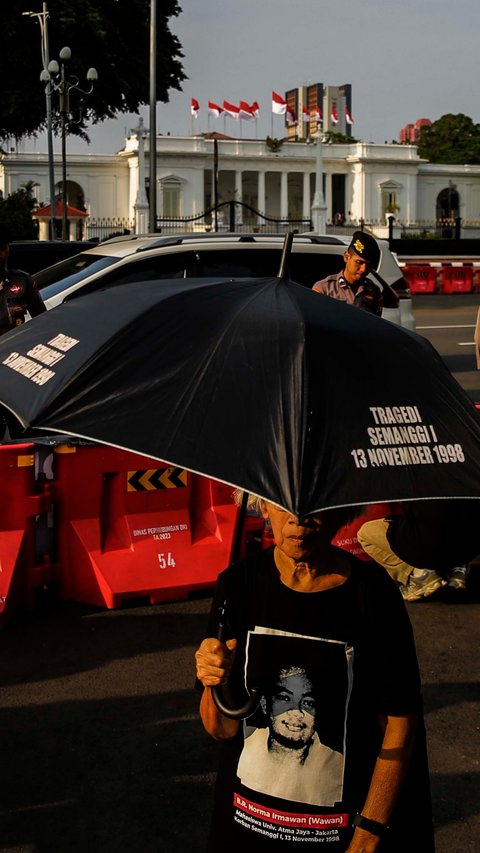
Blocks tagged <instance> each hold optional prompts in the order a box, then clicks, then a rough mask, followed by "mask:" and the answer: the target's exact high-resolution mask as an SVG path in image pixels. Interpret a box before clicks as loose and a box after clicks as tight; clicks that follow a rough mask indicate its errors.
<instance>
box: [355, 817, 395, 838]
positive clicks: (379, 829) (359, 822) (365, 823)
mask: <svg viewBox="0 0 480 853" xmlns="http://www.w3.org/2000/svg"><path fill="white" fill-rule="evenodd" d="M352 826H359V827H360V829H366V831H367V832H371V833H372V835H378V837H379V838H383V836H384V835H386V834H387V832H388V826H387V825H386V824H385V823H379V822H378V820H371V819H370V818H369V817H364V816H363V814H356V815H355V817H354V818H353V820H352Z"/></svg>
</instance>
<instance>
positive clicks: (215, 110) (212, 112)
mask: <svg viewBox="0 0 480 853" xmlns="http://www.w3.org/2000/svg"><path fill="white" fill-rule="evenodd" d="M222 113H223V107H219V106H218V104H214V103H213V101H209V102H208V115H209V116H215V118H218V117H219V116H220V115H221V114H222Z"/></svg>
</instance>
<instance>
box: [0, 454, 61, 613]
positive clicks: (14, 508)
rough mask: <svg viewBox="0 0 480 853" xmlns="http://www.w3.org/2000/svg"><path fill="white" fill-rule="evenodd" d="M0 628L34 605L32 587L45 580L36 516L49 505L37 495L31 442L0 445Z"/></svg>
mask: <svg viewBox="0 0 480 853" xmlns="http://www.w3.org/2000/svg"><path fill="white" fill-rule="evenodd" d="M0 478H1V481H2V483H3V484H4V487H3V488H2V490H1V491H0V627H4V626H5V625H6V624H7V622H9V621H10V620H11V618H12V617H14V616H17V615H18V614H19V613H21V612H22V611H25V610H31V609H33V608H34V606H35V590H36V588H37V587H40V586H42V585H43V583H44V582H45V580H46V579H47V578H46V576H45V571H44V567H43V566H37V553H36V527H35V519H36V516H39V515H41V514H42V513H44V512H47V510H48V509H49V508H50V498H49V496H48V492H47V491H46V490H45V491H44V492H43V493H41V494H38V488H37V482H36V477H35V455H34V445H33V444H30V443H24V444H4V445H0Z"/></svg>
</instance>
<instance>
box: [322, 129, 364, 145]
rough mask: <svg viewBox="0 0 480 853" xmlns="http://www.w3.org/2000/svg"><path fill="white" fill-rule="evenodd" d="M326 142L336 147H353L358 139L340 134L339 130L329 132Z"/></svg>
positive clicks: (326, 135)
mask: <svg viewBox="0 0 480 853" xmlns="http://www.w3.org/2000/svg"><path fill="white" fill-rule="evenodd" d="M325 142H331V143H332V144H336V145H353V143H354V142H358V139H356V138H355V136H347V135H346V134H345V133H340V131H337V130H327V132H326V134H325Z"/></svg>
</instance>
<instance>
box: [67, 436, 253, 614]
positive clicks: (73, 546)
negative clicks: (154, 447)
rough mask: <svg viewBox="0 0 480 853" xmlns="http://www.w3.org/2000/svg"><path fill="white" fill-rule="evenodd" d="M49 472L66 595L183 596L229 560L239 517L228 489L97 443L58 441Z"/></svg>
mask: <svg viewBox="0 0 480 853" xmlns="http://www.w3.org/2000/svg"><path fill="white" fill-rule="evenodd" d="M54 477H55V494H56V497H57V499H58V500H57V520H56V527H57V551H58V553H57V566H58V568H57V575H58V576H57V581H58V585H59V594H60V597H61V598H62V599H69V600H74V601H80V602H84V603H86V604H93V605H97V606H106V607H108V608H114V607H118V606H119V605H121V603H122V602H123V601H125V600H128V599H144V598H146V599H148V600H149V601H150V602H151V603H152V604H156V603H159V602H162V601H179V600H182V599H185V598H187V597H188V595H189V593H190V592H192V591H193V590H198V589H202V588H209V587H212V586H213V585H214V583H215V580H216V578H217V575H218V573H219V571H221V570H222V569H223V568H225V566H227V565H228V563H229V560H230V554H231V550H232V544H233V539H234V531H235V524H236V519H237V515H238V509H237V507H236V505H235V504H234V503H233V498H232V488H231V487H229V486H225V485H223V484H221V483H217V482H215V481H212V480H209V479H207V478H206V477H200V476H198V475H195V474H191V473H189V472H187V471H185V470H184V469H181V468H174V467H172V466H168V465H167V464H166V463H162V462H158V461H157V460H153V459H149V458H147V457H145V456H139V455H136V454H133V453H127V452H124V451H121V450H116V449H115V448H108V447H100V446H80V447H74V446H71V445H59V446H58V447H56V448H55V454H54Z"/></svg>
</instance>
